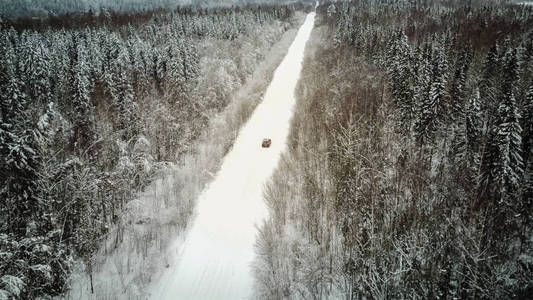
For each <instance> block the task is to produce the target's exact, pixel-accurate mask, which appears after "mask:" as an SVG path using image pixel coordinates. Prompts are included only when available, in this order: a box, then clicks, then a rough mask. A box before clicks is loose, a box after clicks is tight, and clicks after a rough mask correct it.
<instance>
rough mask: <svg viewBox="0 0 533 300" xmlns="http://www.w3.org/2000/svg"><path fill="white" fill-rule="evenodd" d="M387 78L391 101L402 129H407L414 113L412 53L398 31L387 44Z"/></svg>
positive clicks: (404, 37) (405, 37)
mask: <svg viewBox="0 0 533 300" xmlns="http://www.w3.org/2000/svg"><path fill="white" fill-rule="evenodd" d="M388 57H389V58H388V60H389V62H390V63H389V70H388V73H389V78H390V83H389V84H390V87H391V92H392V97H393V103H394V105H395V107H396V109H398V111H399V115H400V120H399V122H400V125H401V128H402V130H409V128H410V127H411V122H412V119H413V115H414V110H415V107H414V103H413V99H414V93H415V91H414V90H413V81H414V80H415V76H414V74H413V71H412V69H411V61H412V53H411V49H410V46H409V44H408V42H407V36H406V35H405V34H404V33H403V32H401V31H399V32H398V33H397V34H396V37H395V39H394V40H393V41H392V42H391V44H390V45H389V53H388Z"/></svg>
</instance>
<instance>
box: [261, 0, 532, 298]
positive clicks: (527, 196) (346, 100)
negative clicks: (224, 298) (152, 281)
mask: <svg viewBox="0 0 533 300" xmlns="http://www.w3.org/2000/svg"><path fill="white" fill-rule="evenodd" d="M316 22H317V24H316V25H315V29H314V31H313V33H312V36H311V39H310V42H309V44H308V49H307V53H306V60H305V64H304V68H303V71H302V75H301V80H300V83H299V87H298V89H297V95H298V97H299V100H298V101H299V104H298V107H297V109H296V112H295V116H294V119H293V123H292V129H291V135H290V139H289V142H288V143H289V150H288V153H286V154H284V156H283V158H282V160H281V163H280V166H279V169H278V170H277V171H276V173H275V175H274V176H273V178H272V180H271V182H270V184H269V185H268V186H267V188H266V191H265V197H266V201H267V203H268V207H269V211H270V215H271V217H270V219H269V220H268V221H267V222H266V223H265V224H264V225H263V226H262V227H261V231H260V236H259V238H258V240H257V245H256V251H257V255H258V257H257V259H256V261H255V264H254V268H255V271H254V273H255V277H256V280H257V282H258V290H257V291H256V293H257V297H258V298H261V299H329V298H331V299H389V298H390V299H404V298H413V299H464V298H473V299H527V298H529V297H531V295H532V294H533V232H532V229H533V228H532V221H533V220H532V217H533V216H532V212H533V148H532V146H533V121H532V120H533V10H532V7H531V6H525V5H511V4H509V2H504V1H453V0H452V1H379V0H360V1H355V0H354V1H345V2H344V1H343V2H333V3H331V2H330V3H321V5H320V6H319V7H318V9H317V21H316Z"/></svg>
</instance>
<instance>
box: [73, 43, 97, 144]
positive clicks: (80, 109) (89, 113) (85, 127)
mask: <svg viewBox="0 0 533 300" xmlns="http://www.w3.org/2000/svg"><path fill="white" fill-rule="evenodd" d="M73 40H74V45H73V47H74V49H73V51H74V53H73V58H72V66H71V68H72V69H71V86H70V96H71V101H72V105H73V116H72V118H73V121H74V144H75V145H76V148H79V149H86V148H87V147H89V146H90V145H91V143H92V141H93V140H94V128H93V122H94V120H93V119H94V115H93V105H92V103H91V99H90V89H91V83H90V79H89V66H88V65H87V53H86V49H85V46H84V45H83V43H81V42H80V41H79V38H77V37H76V36H73Z"/></svg>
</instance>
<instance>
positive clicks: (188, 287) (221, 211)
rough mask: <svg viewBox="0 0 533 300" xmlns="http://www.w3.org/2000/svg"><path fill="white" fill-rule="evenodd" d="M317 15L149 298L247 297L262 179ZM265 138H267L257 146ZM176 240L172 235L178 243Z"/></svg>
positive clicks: (284, 128)
mask: <svg viewBox="0 0 533 300" xmlns="http://www.w3.org/2000/svg"><path fill="white" fill-rule="evenodd" d="M314 17H315V13H310V14H308V15H307V17H306V20H305V23H304V24H303V25H302V27H301V28H300V30H299V31H298V34H297V36H296V38H295V40H294V42H293V44H292V45H291V47H290V48H289V51H288V53H287V55H286V57H285V58H284V60H283V61H282V62H281V64H280V65H279V67H278V68H277V69H276V72H275V73H274V77H273V80H272V82H271V84H270V86H269V87H268V89H267V91H266V93H265V97H264V99H263V102H262V103H261V104H259V105H258V107H257V108H256V110H255V111H254V113H253V114H252V116H251V118H250V120H249V121H248V122H247V123H246V124H245V125H244V126H243V128H242V129H241V131H240V133H239V136H238V137H237V139H236V141H235V144H234V145H233V148H232V149H231V151H230V152H229V153H228V154H227V156H226V157H225V159H224V162H223V164H222V166H221V169H220V171H219V172H218V174H217V175H216V179H215V180H214V181H213V182H212V183H211V184H210V185H209V186H208V188H207V189H206V190H205V191H204V192H203V193H202V195H201V196H200V197H199V199H198V207H197V212H196V213H197V215H196V219H195V221H194V225H193V226H192V228H191V230H190V232H189V234H188V237H187V239H186V241H185V242H184V243H183V244H182V246H181V247H176V246H175V247H171V249H175V250H174V251H175V254H174V257H173V262H172V263H171V264H170V265H169V267H168V269H167V271H166V272H165V273H164V274H163V275H162V278H161V279H160V280H159V281H157V282H155V283H154V284H153V285H152V286H151V287H150V294H151V297H152V298H153V299H247V298H249V297H250V296H251V295H252V285H253V282H252V281H253V279H252V278H253V276H252V274H251V268H250V264H251V262H252V260H253V258H254V243H255V236H256V234H257V226H259V225H260V224H261V223H262V221H263V220H264V219H265V218H266V217H267V209H266V206H265V204H264V202H263V196H262V190H263V185H264V184H265V183H266V181H267V180H268V179H269V178H270V176H271V175H272V173H273V171H274V169H275V168H276V166H277V164H278V161H279V157H280V155H281V153H282V152H283V151H284V149H285V148H286V141H287V136H288V133H289V127H290V119H291V117H292V113H293V106H294V104H295V102H296V99H295V97H294V90H295V88H296V83H297V81H298V78H299V75H300V70H301V65H302V61H303V56H304V48H305V44H306V42H307V40H308V39H309V36H310V34H311V30H312V28H313V25H314ZM263 138H270V139H272V145H271V146H270V148H262V147H261V142H262V140H263ZM178 244H181V241H179V240H178V241H176V245H178Z"/></svg>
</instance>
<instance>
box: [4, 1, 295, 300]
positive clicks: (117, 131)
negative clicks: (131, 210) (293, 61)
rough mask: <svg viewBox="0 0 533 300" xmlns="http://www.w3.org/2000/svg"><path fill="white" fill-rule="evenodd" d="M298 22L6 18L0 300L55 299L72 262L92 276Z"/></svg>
mask: <svg viewBox="0 0 533 300" xmlns="http://www.w3.org/2000/svg"><path fill="white" fill-rule="evenodd" d="M294 11H295V7H294V6H256V7H240V8H226V9H200V8H195V7H186V8H179V9H176V10H173V11H147V12H142V13H128V12H113V13H109V14H100V15H93V14H91V13H86V14H76V15H65V16H55V17H50V18H45V19H4V20H2V23H1V24H0V95H1V96H0V99H1V106H0V178H1V183H0V199H1V201H0V257H1V259H0V299H12V298H17V299H18V298H21V299H35V298H37V297H45V298H46V297H49V296H56V295H61V294H62V293H64V292H65V291H66V290H68V288H69V283H68V281H69V276H70V273H71V271H72V266H73V263H74V262H76V261H82V262H83V263H84V264H85V270H86V272H87V273H89V274H90V275H91V276H92V272H93V270H92V268H93V264H94V259H93V257H94V255H96V253H97V251H98V250H99V249H100V248H101V245H102V244H106V243H107V244H110V246H108V245H107V244H106V247H105V251H112V249H114V248H117V247H118V245H119V244H120V243H121V242H122V236H123V235H124V233H123V231H124V229H123V228H124V227H125V226H128V224H124V223H125V221H124V218H125V217H124V214H125V205H126V204H127V203H128V202H129V201H130V200H132V199H133V198H134V197H135V195H136V194H137V192H139V191H142V190H143V189H144V188H145V187H146V186H147V184H149V183H150V182H151V181H152V180H154V179H155V178H158V176H160V175H159V174H160V173H161V172H163V171H164V170H165V168H167V166H168V165H169V164H172V163H173V162H176V161H177V160H179V159H180V157H182V156H183V155H184V154H186V153H191V151H194V150H193V148H192V146H191V145H193V144H194V141H195V140H196V139H197V138H198V137H199V136H200V135H201V133H202V132H203V131H204V128H205V127H206V126H207V124H208V121H209V119H210V118H212V117H213V116H214V115H216V114H218V113H219V112H220V111H221V110H223V109H224V108H225V107H226V106H227V105H228V101H229V100H230V97H229V96H230V94H231V93H232V92H233V91H234V90H235V89H236V88H238V87H240V86H241V85H242V84H243V82H244V81H245V79H246V78H247V77H248V76H249V75H250V74H252V73H253V71H254V68H255V65H256V64H257V63H258V62H259V61H261V60H262V59H263V58H264V56H265V53H266V52H265V51H266V50H268V49H269V47H270V46H271V45H272V44H273V43H274V42H275V41H276V40H277V39H279V37H280V35H281V34H282V33H283V32H284V31H286V30H287V29H288V28H292V27H293V26H294V25H295V24H292V23H291V22H292V19H293V15H294ZM228 140H229V139H228ZM229 142H231V140H229ZM223 146H224V147H225V148H226V149H227V148H228V147H229V146H230V145H223ZM192 200H194V199H186V200H181V199H178V201H182V202H184V203H185V204H183V205H182V206H183V207H181V206H180V207H179V211H178V210H176V212H175V214H176V215H179V216H180V218H181V220H179V221H178V222H176V221H173V222H174V223H180V224H186V223H187V220H188V218H189V216H190V215H191V211H192V206H191V205H189V204H188V203H189V201H190V202H191V203H192ZM126 213H127V210H126ZM135 221H136V222H137V223H138V224H141V223H143V222H144V223H146V222H149V221H150V220H140V221H138V220H135ZM182 226H185V225H182ZM152 239H153V238H152ZM109 249H111V250H109ZM95 267H96V266H95ZM91 280H92V277H91ZM91 284H92V282H91ZM91 287H92V286H91Z"/></svg>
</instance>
